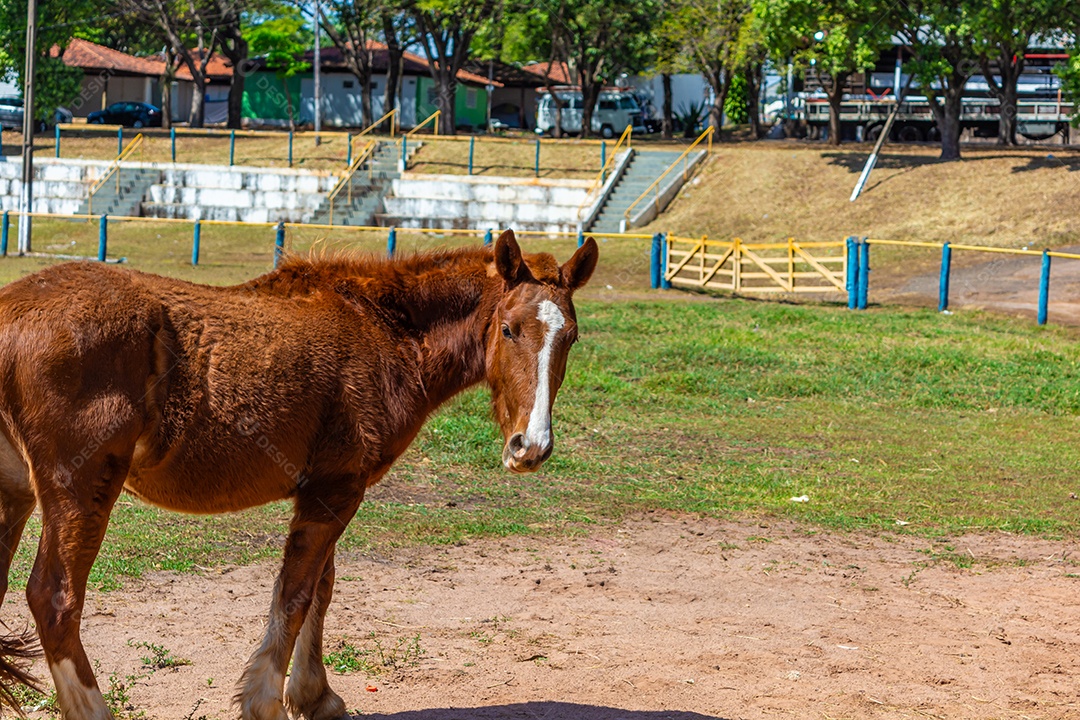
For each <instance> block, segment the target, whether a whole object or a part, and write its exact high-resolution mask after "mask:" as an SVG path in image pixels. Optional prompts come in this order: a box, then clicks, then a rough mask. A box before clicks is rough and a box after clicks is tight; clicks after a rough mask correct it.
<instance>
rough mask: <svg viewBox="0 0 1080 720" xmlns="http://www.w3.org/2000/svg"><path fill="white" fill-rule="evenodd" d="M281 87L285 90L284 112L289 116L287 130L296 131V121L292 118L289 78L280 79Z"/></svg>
mask: <svg viewBox="0 0 1080 720" xmlns="http://www.w3.org/2000/svg"><path fill="white" fill-rule="evenodd" d="M281 87H282V88H284V89H285V112H287V113H288V114H289V129H290V130H295V129H296V119H295V118H294V116H293V104H292V91H290V90H289V78H287V77H283V78H281Z"/></svg>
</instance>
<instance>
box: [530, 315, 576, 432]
mask: <svg viewBox="0 0 1080 720" xmlns="http://www.w3.org/2000/svg"><path fill="white" fill-rule="evenodd" d="M536 319H537V320H539V321H540V322H542V323H544V325H545V326H546V327H547V330H546V332H545V333H544V345H543V347H541V348H540V352H539V354H537V356H536V372H537V378H536V399H535V400H533V406H532V412H531V413H529V427H528V428H527V429H526V430H525V446H526V447H531V446H533V445H539V446H540V447H547V446H548V445H550V444H551V351H552V348H553V347H554V346H555V335H556V334H558V332H559V330H561V329H562V327H563V326H564V325H566V318H565V317H563V314H562V311H561V310H559V306H558V305H556V304H555V303H553V302H551V301H550V300H544V301H543V302H541V303H540V307H539V309H538V310H537V311H536Z"/></svg>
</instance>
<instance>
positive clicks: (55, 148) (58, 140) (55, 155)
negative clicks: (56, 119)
mask: <svg viewBox="0 0 1080 720" xmlns="http://www.w3.org/2000/svg"><path fill="white" fill-rule="evenodd" d="M53 130H54V131H55V133H56V143H55V144H54V147H53V149H54V150H55V151H56V152H55V153H54V157H60V123H56V127H55V128H53Z"/></svg>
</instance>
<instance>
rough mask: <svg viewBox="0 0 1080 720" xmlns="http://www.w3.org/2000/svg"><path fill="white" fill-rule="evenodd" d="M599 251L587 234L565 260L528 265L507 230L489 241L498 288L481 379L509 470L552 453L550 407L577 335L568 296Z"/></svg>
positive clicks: (531, 465)
mask: <svg viewBox="0 0 1080 720" xmlns="http://www.w3.org/2000/svg"><path fill="white" fill-rule="evenodd" d="M598 255H599V251H598V250H597V248H596V241H594V240H593V239H592V238H589V239H588V240H586V241H585V244H584V245H582V246H581V247H580V248H578V250H577V252H576V253H574V256H573V257H572V258H570V259H569V260H568V261H567V262H566V264H565V265H562V266H559V265H558V263H556V262H555V259H554V258H552V257H551V256H550V255H536V256H531V257H530V262H529V263H526V262H525V258H523V257H522V256H521V248H520V247H518V244H517V240H516V239H515V238H514V233H513V232H511V231H509V230H508V231H506V232H504V233H503V234H502V235H501V236H500V237H499V239H498V241H497V242H496V243H495V272H497V273H498V274H499V275H500V276H501V277H502V279H503V283H504V291H503V293H502V296H501V297H500V299H499V304H498V306H497V307H496V309H495V316H494V318H493V320H492V323H491V328H490V331H489V336H488V339H487V379H488V383H489V384H490V385H491V396H492V402H493V405H494V408H495V418H496V419H497V420H498V421H499V426H500V427H501V428H502V433H503V438H504V440H505V441H506V444H505V446H504V447H503V465H505V466H506V467H507V469H508V470H512V471H513V472H532V471H533V470H536V469H537V468H539V467H540V465H541V464H542V463H543V462H544V461H545V460H547V459H548V457H549V456H550V455H551V450H552V447H553V446H554V440H553V438H552V435H551V407H552V405H554V403H555V394H556V393H558V392H559V387H560V386H561V385H562V381H563V375H565V374H566V357H567V355H569V353H570V346H571V345H573V344H574V342H575V341H576V340H577V316H576V315H575V314H574V299H573V295H574V291H575V290H577V289H578V288H580V287H581V286H582V285H584V284H585V283H586V282H588V280H589V277H590V276H591V275H592V273H593V270H594V269H595V268H596V259H597V257H598ZM530 264H531V265H532V267H530Z"/></svg>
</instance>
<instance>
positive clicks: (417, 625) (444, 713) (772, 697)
mask: <svg viewBox="0 0 1080 720" xmlns="http://www.w3.org/2000/svg"><path fill="white" fill-rule="evenodd" d="M1075 551H1076V543H1075V542H1072V541H1069V542H1050V541H1045V540H1038V539H1031V538H1022V537H1015V536H1011V535H1006V534H998V535H980V536H972V537H957V538H952V539H950V540H948V541H944V540H939V541H937V542H936V543H931V542H930V541H928V540H925V539H918V538H915V537H912V536H909V535H902V534H896V535H891V534H889V535H885V536H881V537H871V536H866V535H846V534H829V533H820V532H819V533H811V532H808V531H807V530H806V529H804V528H801V527H799V526H796V525H792V524H787V523H764V522H750V521H740V522H733V521H718V520H702V519H698V518H689V517H678V516H670V515H664V514H659V513H657V514H649V515H646V516H644V517H640V518H636V519H633V520H631V521H629V522H624V523H622V524H619V525H614V526H604V527H599V528H595V529H594V530H593V531H592V532H590V533H589V535H588V536H586V537H581V538H577V539H571V540H566V539H543V538H513V539H508V540H503V541H482V542H473V543H470V544H467V545H464V546H458V547H439V548H420V549H411V550H404V551H399V552H395V553H393V554H391V555H386V556H379V557H371V556H352V557H349V556H346V557H342V558H341V559H340V561H339V564H338V567H339V570H338V579H337V583H336V591H335V598H334V604H333V605H332V607H331V609H330V612H329V614H328V618H327V633H326V637H327V646H328V647H327V649H328V650H329V651H332V650H334V649H335V648H338V647H339V646H340V644H341V643H342V642H343V641H347V642H349V643H350V644H352V645H354V646H356V647H358V648H366V649H368V650H370V651H374V649H375V648H376V647H377V646H378V647H381V648H382V649H383V658H382V660H383V662H382V664H381V665H378V663H376V665H377V666H378V667H379V669H378V670H376V671H374V672H373V674H370V675H369V674H365V673H363V672H357V673H352V674H346V675H342V676H336V675H333V676H331V683H332V685H333V686H334V687H335V688H336V689H337V690H338V692H339V693H340V694H341V695H342V696H343V697H344V698H345V701H346V703H347V706H348V707H349V708H351V709H353V710H352V712H354V714H360V715H363V716H364V717H366V718H378V719H381V720H391V719H393V720H457V719H459V718H460V719H462V720H464V719H466V718H490V719H500V720H501V719H503V718H548V719H550V720H563V719H565V720H570V719H571V718H574V719H578V718H580V719H584V720H654V719H655V720H659V719H660V718H675V719H678V720H697V719H699V718H730V719H735V718H771V717H791V718H916V717H919V718H926V717H936V718H950V719H952V718H972V719H975V718H978V719H984V718H986V719H989V718H1045V719H1057V718H1062V719H1064V718H1076V717H1080V685H1078V684H1077V677H1078V676H1080V574H1078V572H1080V571H1078V570H1077V565H1076V563H1075V562H1074V560H1073V555H1074V553H1075ZM275 573H276V566H275V565H274V564H271V563H264V564H260V565H255V566H250V567H236V568H225V569H221V570H208V571H206V572H205V573H204V574H203V575H197V576H190V575H185V576H179V575H174V574H166V573H161V574H156V575H152V576H148V577H146V578H144V579H142V580H140V581H137V582H134V583H132V584H131V585H130V586H129V587H128V588H126V589H124V590H121V591H115V592H110V593H91V594H90V596H89V597H88V601H87V611H86V617H85V618H84V630H83V635H84V639H85V642H86V645H87V649H88V652H89V653H90V655H91V657H93V658H96V659H97V660H99V661H100V667H99V678H101V680H102V682H103V684H106V685H107V683H108V680H107V678H108V676H109V675H110V674H111V673H116V674H117V677H120V678H123V677H126V676H128V675H148V676H147V677H143V678H141V679H138V680H136V681H134V683H133V684H132V686H131V687H130V690H129V694H130V697H131V703H132V706H133V707H134V708H136V709H138V710H142V711H145V713H146V716H147V717H150V718H193V719H194V720H198V719H199V718H201V717H204V716H206V717H208V718H228V717H234V716H235V714H236V712H235V709H234V708H232V707H231V705H230V699H231V696H232V694H233V691H234V683H235V682H236V680H237V678H238V677H239V674H240V672H241V669H242V667H243V664H244V661H245V659H246V657H247V656H248V654H249V653H250V652H251V650H252V649H253V648H254V647H255V646H256V644H257V643H258V641H259V639H260V637H261V633H262V628H263V621H264V617H265V613H266V609H267V606H268V602H269V594H270V591H271V587H272V584H273V579H274V575H275ZM4 617H5V619H6V620H7V621H8V622H9V623H10V622H11V621H12V620H13V619H16V618H28V617H29V615H28V613H27V611H26V607H25V603H24V601H23V600H22V598H21V597H20V596H19V595H18V594H15V593H13V594H12V596H11V598H10V600H9V601H8V604H7V605H6V606H5V608H4ZM139 643H157V644H160V645H162V646H164V647H165V648H167V649H168V650H169V651H170V652H171V653H172V655H173V656H174V657H180V658H185V659H188V660H191V662H192V664H191V665H188V666H183V667H179V668H176V669H165V670H158V671H156V672H153V673H150V672H149V671H147V670H145V669H143V668H142V663H141V661H140V657H141V656H144V655H147V651H146V650H145V649H140V648H139V647H137V645H138V644H139ZM376 643H377V645H376ZM393 665H397V667H392V666H393ZM38 669H39V670H43V669H44V668H43V667H42V666H41V665H40V664H39V666H38Z"/></svg>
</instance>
